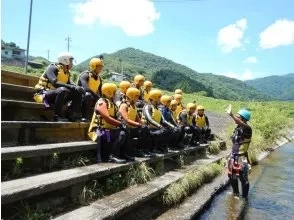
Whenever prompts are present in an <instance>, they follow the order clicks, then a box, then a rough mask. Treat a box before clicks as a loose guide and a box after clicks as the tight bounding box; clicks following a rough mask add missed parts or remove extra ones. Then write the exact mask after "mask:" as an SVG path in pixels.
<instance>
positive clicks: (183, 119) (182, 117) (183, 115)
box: [179, 112, 188, 126]
mask: <svg viewBox="0 0 294 220" xmlns="http://www.w3.org/2000/svg"><path fill="white" fill-rule="evenodd" d="M179 119H180V121H181V123H182V124H183V125H184V126H187V125H188V122H187V112H182V113H180V115H179Z"/></svg>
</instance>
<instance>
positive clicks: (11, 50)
mask: <svg viewBox="0 0 294 220" xmlns="http://www.w3.org/2000/svg"><path fill="white" fill-rule="evenodd" d="M25 57H26V54H25V50H24V49H20V48H16V47H11V46H8V45H1V58H7V59H16V60H25Z"/></svg>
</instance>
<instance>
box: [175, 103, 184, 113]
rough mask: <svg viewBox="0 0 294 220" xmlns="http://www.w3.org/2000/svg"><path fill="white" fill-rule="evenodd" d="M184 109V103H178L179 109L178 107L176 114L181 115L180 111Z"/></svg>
mask: <svg viewBox="0 0 294 220" xmlns="http://www.w3.org/2000/svg"><path fill="white" fill-rule="evenodd" d="M183 110H184V108H183V105H182V104H178V105H177V109H176V111H175V112H176V115H177V116H178V115H179V113H180V112H181V111H183Z"/></svg>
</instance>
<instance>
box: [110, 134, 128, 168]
mask: <svg viewBox="0 0 294 220" xmlns="http://www.w3.org/2000/svg"><path fill="white" fill-rule="evenodd" d="M120 131H121V130H120V129H116V130H110V131H106V133H107V132H108V133H109V136H110V140H111V143H112V146H111V151H110V156H109V162H114V163H124V162H126V161H125V160H123V159H121V158H120V150H121V146H122V145H123V144H124V142H125V141H126V138H127V136H126V135H125V134H126V133H121V132H120Z"/></svg>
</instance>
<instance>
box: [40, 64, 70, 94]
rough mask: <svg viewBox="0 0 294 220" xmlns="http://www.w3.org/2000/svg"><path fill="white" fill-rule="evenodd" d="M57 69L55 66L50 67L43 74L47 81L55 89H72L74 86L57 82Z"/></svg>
mask: <svg viewBox="0 0 294 220" xmlns="http://www.w3.org/2000/svg"><path fill="white" fill-rule="evenodd" d="M58 71H59V70H58V68H57V67H56V66H55V65H50V66H49V67H48V68H47V69H46V71H45V74H44V75H46V76H47V78H48V81H49V82H50V83H51V84H52V85H53V86H54V87H55V88H58V87H65V88H68V89H74V87H75V85H71V84H67V83H62V82H60V81H57V74H58Z"/></svg>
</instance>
